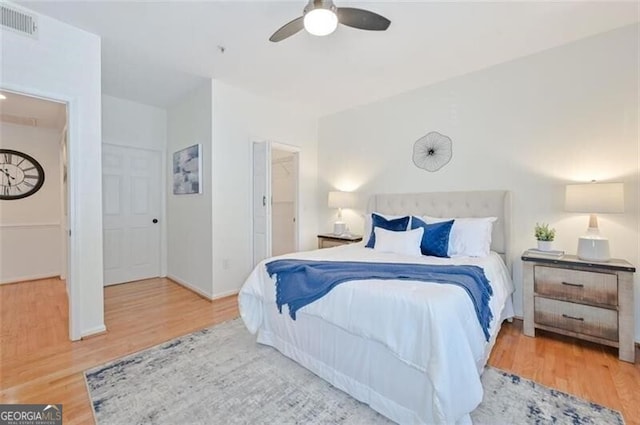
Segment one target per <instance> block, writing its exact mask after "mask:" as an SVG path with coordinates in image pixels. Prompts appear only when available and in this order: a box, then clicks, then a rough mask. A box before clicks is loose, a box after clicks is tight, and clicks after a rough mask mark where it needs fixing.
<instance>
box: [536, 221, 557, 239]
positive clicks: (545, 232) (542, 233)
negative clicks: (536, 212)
mask: <svg viewBox="0 0 640 425" xmlns="http://www.w3.org/2000/svg"><path fill="white" fill-rule="evenodd" d="M534 235H535V237H536V239H537V240H539V241H549V242H551V241H553V240H554V239H555V238H556V229H549V225H548V224H547V223H542V224H540V223H536V227H535V233H534Z"/></svg>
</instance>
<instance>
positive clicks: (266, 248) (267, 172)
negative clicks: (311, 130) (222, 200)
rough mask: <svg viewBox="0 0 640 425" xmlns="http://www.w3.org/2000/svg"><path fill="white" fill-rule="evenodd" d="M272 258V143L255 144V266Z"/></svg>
mask: <svg viewBox="0 0 640 425" xmlns="http://www.w3.org/2000/svg"><path fill="white" fill-rule="evenodd" d="M270 256H271V143H270V142H253V265H254V266H255V265H256V264H258V263H259V262H260V261H262V260H264V259H265V258H267V257H270Z"/></svg>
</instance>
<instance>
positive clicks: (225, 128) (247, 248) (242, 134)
mask: <svg viewBox="0 0 640 425" xmlns="http://www.w3.org/2000/svg"><path fill="white" fill-rule="evenodd" d="M213 99H214V100H213V105H214V106H213V118H214V125H213V140H214V149H213V167H214V171H213V190H214V193H213V230H214V232H213V245H214V248H213V253H214V258H213V266H214V271H213V273H214V294H215V295H216V296H222V295H225V294H230V293H234V292H237V291H238V289H239V288H240V286H242V284H243V283H244V280H245V279H246V277H247V276H248V275H249V273H250V272H251V269H252V245H251V244H252V235H251V221H252V216H251V214H252V204H251V191H252V185H251V181H252V180H251V178H252V172H251V169H252V159H251V142H252V141H254V140H256V141H260V140H270V141H273V142H278V143H283V144H287V145H293V146H297V147H299V148H300V154H299V155H300V156H299V161H300V205H299V210H300V214H299V228H300V234H299V246H300V248H301V249H303V250H304V249H312V248H313V247H314V246H315V244H316V230H317V205H316V199H317V189H316V188H317V142H316V140H317V120H316V119H315V117H313V116H312V115H310V114H306V113H305V112H304V111H301V110H300V109H299V108H296V106H295V105H289V104H284V103H279V102H275V101H272V100H268V99H265V98H262V97H259V96H256V95H253V94H251V93H249V92H246V91H244V90H241V89H238V88H235V87H232V86H230V85H228V84H225V83H223V82H221V81H214V83H213Z"/></svg>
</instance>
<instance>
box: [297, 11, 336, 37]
mask: <svg viewBox="0 0 640 425" xmlns="http://www.w3.org/2000/svg"><path fill="white" fill-rule="evenodd" d="M337 27H338V16H337V15H336V14H335V13H334V12H333V11H332V10H329V9H320V8H319V9H314V10H311V11H309V12H307V13H306V14H305V15H304V29H306V30H307V31H308V32H309V33H310V34H313V35H318V36H322V35H329V34H331V33H332V32H334V31H335V30H336V28H337Z"/></svg>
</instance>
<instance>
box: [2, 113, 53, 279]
mask: <svg viewBox="0 0 640 425" xmlns="http://www.w3.org/2000/svg"><path fill="white" fill-rule="evenodd" d="M59 141H60V132H59V131H58V130H55V129H50V128H38V127H30V126H25V125H16V124H8V123H0V147H1V148H4V149H13V150H17V151H20V152H24V153H26V154H28V155H30V156H32V157H33V158H34V159H35V160H36V161H38V163H40V165H42V168H43V169H44V175H45V180H44V185H43V186H42V187H41V188H40V190H38V191H37V192H36V193H35V194H33V195H31V196H29V197H26V198H22V199H17V200H13V201H0V283H9V282H19V281H23V280H31V279H39V278H43V277H51V276H59V275H60V274H61V253H60V225H61V221H62V209H61V206H60V204H61V192H62V188H61V184H60V145H59Z"/></svg>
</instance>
